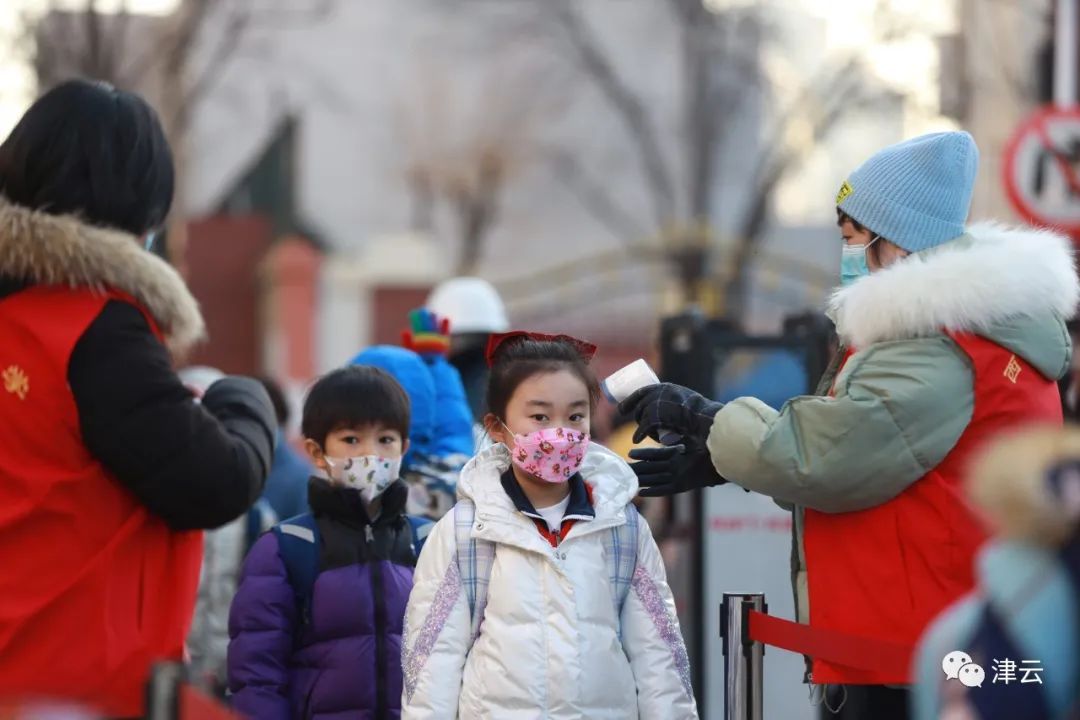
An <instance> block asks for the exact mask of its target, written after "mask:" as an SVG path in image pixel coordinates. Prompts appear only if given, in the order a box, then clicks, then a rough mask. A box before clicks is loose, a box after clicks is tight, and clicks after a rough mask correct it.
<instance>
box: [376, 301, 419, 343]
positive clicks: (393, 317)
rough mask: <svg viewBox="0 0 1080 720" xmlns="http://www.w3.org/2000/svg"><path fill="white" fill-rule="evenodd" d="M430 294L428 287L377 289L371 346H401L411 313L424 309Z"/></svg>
mask: <svg viewBox="0 0 1080 720" xmlns="http://www.w3.org/2000/svg"><path fill="white" fill-rule="evenodd" d="M430 292H431V288H430V287H428V286H423V287H417V286H414V287H380V288H375V290H374V291H373V292H372V296H371V300H372V302H371V312H372V315H373V317H372V318H371V320H372V323H371V327H372V337H371V344H372V345H400V344H401V331H402V330H404V329H405V327H406V325H407V324H408V321H409V311H410V310H414V309H416V308H418V307H423V305H424V302H425V301H426V300H427V296H428V293H430Z"/></svg>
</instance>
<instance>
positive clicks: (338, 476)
mask: <svg viewBox="0 0 1080 720" xmlns="http://www.w3.org/2000/svg"><path fill="white" fill-rule="evenodd" d="M409 416H410V408H409V398H408V396H407V395H406V394H405V391H404V390H403V389H402V388H401V386H400V385H398V383H397V382H396V381H395V380H394V379H393V378H392V377H390V375H388V374H387V373H385V372H384V371H382V370H379V369H378V368H374V367H368V366H359V365H358V366H352V367H347V368H342V369H340V370H335V371H334V372H332V373H330V374H329V375H326V376H325V377H323V378H322V379H320V380H319V381H318V382H317V383H316V384H315V386H314V387H313V388H312V389H311V392H310V393H309V395H308V398H307V400H306V402H305V403H304V418H303V423H302V429H303V433H304V437H305V438H306V439H305V449H306V450H307V452H308V454H309V456H310V457H311V460H312V462H313V463H314V465H315V466H316V467H317V468H319V470H320V471H321V472H322V474H323V477H313V478H312V479H311V481H310V484H309V488H308V502H309V504H310V506H311V510H312V512H311V513H307V514H304V515H299V516H297V517H295V518H292V519H289V520H286V521H284V522H282V523H281V524H280V525H278V526H276V527H275V528H274V529H273V531H272V532H269V533H266V534H265V535H263V536H262V537H261V538H260V539H259V540H258V542H256V543H255V546H254V547H253V548H252V550H251V552H250V553H249V555H248V557H247V560H246V561H245V563H244V571H243V575H242V577H241V580H240V588H239V590H238V591H237V594H236V599H235V600H234V602H233V606H232V614H231V617H230V635H231V637H232V642H231V644H230V646H229V685H230V688H231V690H232V693H233V706H234V707H235V708H236V709H237V710H239V711H241V712H243V713H244V714H246V715H248V716H250V717H258V718H264V717H265V718H271V717H273V718H306V717H319V716H321V715H323V714H327V713H349V714H352V713H355V714H357V715H364V716H365V717H367V716H370V717H375V718H384V717H385V718H389V717H396V716H397V714H398V713H399V712H400V707H401V704H400V701H401V687H402V677H401V662H400V659H401V636H402V622H403V619H404V616H405V607H406V603H407V601H408V597H409V592H410V591H411V590H412V580H413V567H414V566H415V564H416V558H417V556H418V555H419V550H420V545H421V544H422V541H423V538H424V536H425V535H426V530H427V529H428V527H430V523H429V522H428V521H426V520H419V519H415V518H411V517H409V516H407V515H406V514H405V501H406V498H407V496H408V491H407V489H406V488H405V485H404V483H402V482H401V481H400V480H399V478H398V475H399V471H400V468H401V457H402V455H404V454H405V451H406V450H407V449H408V446H409V440H408V429H409V419H410V418H409Z"/></svg>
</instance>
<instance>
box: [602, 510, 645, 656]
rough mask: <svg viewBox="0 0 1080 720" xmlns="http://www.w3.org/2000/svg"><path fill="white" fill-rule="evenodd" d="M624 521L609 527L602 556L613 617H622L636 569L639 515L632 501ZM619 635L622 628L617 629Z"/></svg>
mask: <svg viewBox="0 0 1080 720" xmlns="http://www.w3.org/2000/svg"><path fill="white" fill-rule="evenodd" d="M625 512H626V522H625V523H624V524H622V525H617V526H615V527H613V528H611V532H610V533H608V537H607V541H606V542H607V548H606V552H605V553H604V558H605V560H606V561H607V569H608V580H609V581H610V582H611V600H612V602H613V603H614V605H615V617H617V618H622V609H623V605H624V604H625V603H626V596H627V595H629V594H630V586H631V584H632V583H633V581H634V572H635V571H636V570H637V551H638V533H639V527H640V525H639V523H638V519H639V515H638V511H637V507H635V506H634V504H633V503H630V504H628V505H627V506H626V509H625ZM619 634H620V637H621V635H622V629H621V628H620V631H619Z"/></svg>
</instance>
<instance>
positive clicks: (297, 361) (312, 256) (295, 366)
mask: <svg viewBox="0 0 1080 720" xmlns="http://www.w3.org/2000/svg"><path fill="white" fill-rule="evenodd" d="M321 266H322V254H321V253H320V252H319V251H318V250H316V249H315V248H314V247H312V245H311V243H309V242H308V241H306V240H304V239H303V238H301V237H288V238H285V239H283V240H281V241H279V242H278V243H277V244H276V245H274V247H273V249H272V250H271V251H270V253H269V255H268V256H267V258H266V264H265V267H264V273H265V275H264V281H265V282H266V283H267V284H268V287H267V288H266V291H267V292H269V293H271V295H270V300H271V301H270V303H269V304H268V310H269V315H268V317H266V318H264V321H265V322H268V323H272V324H273V325H274V327H275V328H277V330H278V331H279V332H280V335H281V338H282V341H283V344H284V348H283V350H284V353H285V357H284V363H283V365H282V366H281V367H280V368H277V370H278V372H279V373H280V374H281V375H283V376H284V377H286V378H288V379H289V380H295V381H300V382H306V381H307V380H310V379H311V378H312V377H314V376H315V373H316V363H315V331H316V328H317V327H318V313H319V303H318V292H319V269H320V267H321ZM265 369H268V368H264V370H265Z"/></svg>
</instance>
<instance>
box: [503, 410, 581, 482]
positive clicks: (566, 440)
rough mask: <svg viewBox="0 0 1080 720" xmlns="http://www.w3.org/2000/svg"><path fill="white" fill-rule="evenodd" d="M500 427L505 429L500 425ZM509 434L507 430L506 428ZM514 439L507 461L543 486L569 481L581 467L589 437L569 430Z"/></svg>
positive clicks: (518, 436) (533, 433)
mask: <svg viewBox="0 0 1080 720" xmlns="http://www.w3.org/2000/svg"><path fill="white" fill-rule="evenodd" d="M503 427H506V425H505V424H504V425H503ZM506 431H507V432H510V428H506ZM511 434H512V435H514V446H513V447H512V448H510V459H511V460H512V461H513V463H514V464H515V465H517V466H518V467H519V468H521V469H522V470H524V471H525V472H527V473H529V474H530V475H534V476H536V477H538V478H540V479H541V480H544V481H545V482H549V483H553V484H558V483H564V482H566V481H568V480H569V479H570V476H571V475H573V474H574V473H576V472H577V471H578V468H579V467H581V461H582V460H584V459H585V452H586V450H588V447H589V433H587V432H581V431H579V430H571V429H570V428H561V427H559V428H546V429H544V430H536V431H534V432H531V433H529V434H528V435H517V434H515V433H511Z"/></svg>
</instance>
